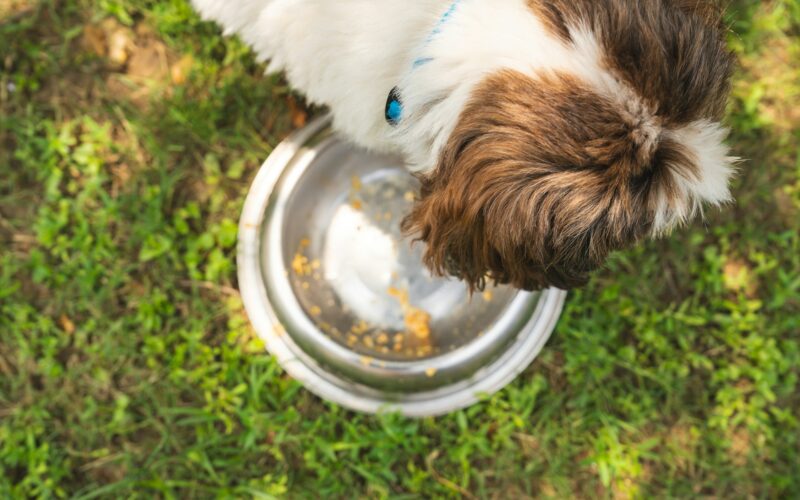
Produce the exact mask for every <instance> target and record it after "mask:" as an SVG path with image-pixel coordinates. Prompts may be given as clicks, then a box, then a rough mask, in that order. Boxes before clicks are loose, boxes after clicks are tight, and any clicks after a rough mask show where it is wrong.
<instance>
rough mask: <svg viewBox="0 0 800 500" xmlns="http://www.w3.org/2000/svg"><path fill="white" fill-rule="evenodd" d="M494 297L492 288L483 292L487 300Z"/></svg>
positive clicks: (489, 300) (484, 298)
mask: <svg viewBox="0 0 800 500" xmlns="http://www.w3.org/2000/svg"><path fill="white" fill-rule="evenodd" d="M493 297H494V296H493V295H492V292H491V290H486V291H485V292H483V300H485V301H486V302H491V301H492V298H493Z"/></svg>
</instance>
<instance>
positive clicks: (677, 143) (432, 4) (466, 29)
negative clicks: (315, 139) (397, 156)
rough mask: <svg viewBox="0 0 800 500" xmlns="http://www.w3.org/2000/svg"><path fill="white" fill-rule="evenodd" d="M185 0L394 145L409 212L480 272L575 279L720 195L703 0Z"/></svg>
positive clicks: (432, 239)
mask: <svg viewBox="0 0 800 500" xmlns="http://www.w3.org/2000/svg"><path fill="white" fill-rule="evenodd" d="M192 2H193V4H194V6H195V7H196V8H197V9H198V10H199V12H200V13H201V14H202V15H203V16H204V17H205V18H206V19H211V20H214V21H217V22H218V23H220V24H221V25H222V26H223V27H224V28H225V30H226V33H229V34H232V33H237V34H239V35H240V36H241V37H242V39H243V40H244V41H245V42H246V43H248V44H250V45H251V46H252V47H253V48H254V49H255V51H256V52H257V54H258V55H259V56H260V57H261V58H262V59H263V60H268V61H270V66H269V68H270V70H274V71H281V70H283V71H285V72H286V75H287V77H288V79H289V81H290V82H291V84H292V85H293V86H294V87H295V88H297V89H298V90H300V91H302V92H303V93H305V95H306V96H307V97H308V98H309V100H310V101H312V102H314V103H317V104H322V105H326V106H328V107H330V109H331V112H332V114H333V117H334V126H335V127H336V128H337V129H338V130H339V131H341V132H343V133H345V134H346V135H348V136H349V137H350V138H351V139H352V140H353V141H355V142H356V143H359V144H361V145H363V146H366V147H369V148H371V149H374V150H381V151H391V152H400V153H402V154H403V155H404V156H405V158H406V159H407V162H408V165H409V168H410V169H411V170H412V171H414V172H415V173H417V175H418V176H419V178H420V179H421V182H422V191H421V195H420V198H419V200H418V201H417V202H416V203H415V206H414V208H413V210H412V212H411V213H410V214H409V215H408V216H407V217H406V219H405V221H404V229H405V230H406V231H407V232H408V233H409V234H411V235H415V236H416V237H417V238H419V239H420V240H422V241H424V242H425V243H426V244H427V247H426V253H425V262H426V264H427V266H428V267H429V268H430V269H431V270H432V271H433V272H434V273H436V274H439V275H444V274H451V275H454V276H456V277H458V278H460V279H462V280H464V281H466V282H467V283H468V284H469V285H470V286H471V287H473V289H474V288H480V287H481V286H483V284H484V283H485V281H486V280H490V281H497V282H500V283H508V284H511V285H513V286H516V287H518V288H523V289H539V288H542V287H547V286H557V287H560V288H571V287H575V286H579V285H581V284H583V283H585V281H586V280H587V278H588V274H589V273H590V272H591V271H592V270H594V269H596V268H598V267H599V266H601V265H602V264H603V262H604V261H605V260H606V258H607V257H608V255H609V253H611V252H613V251H616V250H620V249H625V248H629V247H631V246H633V245H635V244H636V243H637V242H639V241H641V240H643V239H644V238H647V237H655V236H659V235H662V234H665V233H667V232H669V231H670V230H671V229H672V228H674V227H675V226H677V225H680V224H681V223H684V222H686V221H688V220H689V219H690V218H692V217H693V216H694V215H695V214H697V213H698V212H700V211H701V209H702V207H703V206H704V205H706V204H708V205H719V204H721V203H723V202H725V201H727V200H728V199H729V197H730V192H729V188H728V184H729V180H730V177H731V175H732V172H733V164H734V161H735V160H734V159H733V158H731V157H730V156H729V149H728V147H726V145H725V144H724V140H725V138H726V135H727V131H726V129H725V128H723V126H722V125H721V124H720V120H721V118H722V115H723V113H724V110H725V106H726V101H727V96H728V93H729V87H730V78H731V74H732V71H733V67H734V58H733V56H732V55H731V53H730V52H729V51H728V49H727V48H726V41H725V26H724V24H723V20H722V12H721V10H722V9H721V8H720V7H719V6H718V5H717V3H716V2H714V1H713V0H706V1H704V0H192ZM387 96H388V98H387Z"/></svg>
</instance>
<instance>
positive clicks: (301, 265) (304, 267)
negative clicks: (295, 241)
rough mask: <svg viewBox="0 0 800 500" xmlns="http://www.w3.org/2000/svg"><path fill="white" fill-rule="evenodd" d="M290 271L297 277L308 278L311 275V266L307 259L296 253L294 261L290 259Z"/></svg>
mask: <svg viewBox="0 0 800 500" xmlns="http://www.w3.org/2000/svg"><path fill="white" fill-rule="evenodd" d="M292 271H294V272H295V274H296V275H298V276H308V275H309V274H311V265H309V263H308V257H306V256H305V255H303V254H300V253H296V254H295V255H294V259H292Z"/></svg>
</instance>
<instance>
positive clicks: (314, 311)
mask: <svg viewBox="0 0 800 500" xmlns="http://www.w3.org/2000/svg"><path fill="white" fill-rule="evenodd" d="M310 312H311V315H312V316H319V315H320V314H322V309H320V308H319V306H311V310H310Z"/></svg>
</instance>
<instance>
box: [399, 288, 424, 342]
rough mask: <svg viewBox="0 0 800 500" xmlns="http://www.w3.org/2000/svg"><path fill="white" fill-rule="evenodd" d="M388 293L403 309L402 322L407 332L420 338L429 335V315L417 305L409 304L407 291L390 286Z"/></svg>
mask: <svg viewBox="0 0 800 500" xmlns="http://www.w3.org/2000/svg"><path fill="white" fill-rule="evenodd" d="M389 295H391V296H392V297H394V298H396V299H397V300H398V301H399V302H400V307H401V308H402V309H403V314H404V316H405V317H404V322H405V325H406V329H407V330H408V332H409V333H411V334H413V335H414V336H415V337H417V338H420V339H427V338H428V337H430V335H431V327H430V322H431V315H430V314H428V313H427V312H425V311H423V310H422V309H420V308H418V307H414V306H413V305H411V302H410V301H409V299H408V291H407V290H400V289H399V288H395V287H390V288H389Z"/></svg>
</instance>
